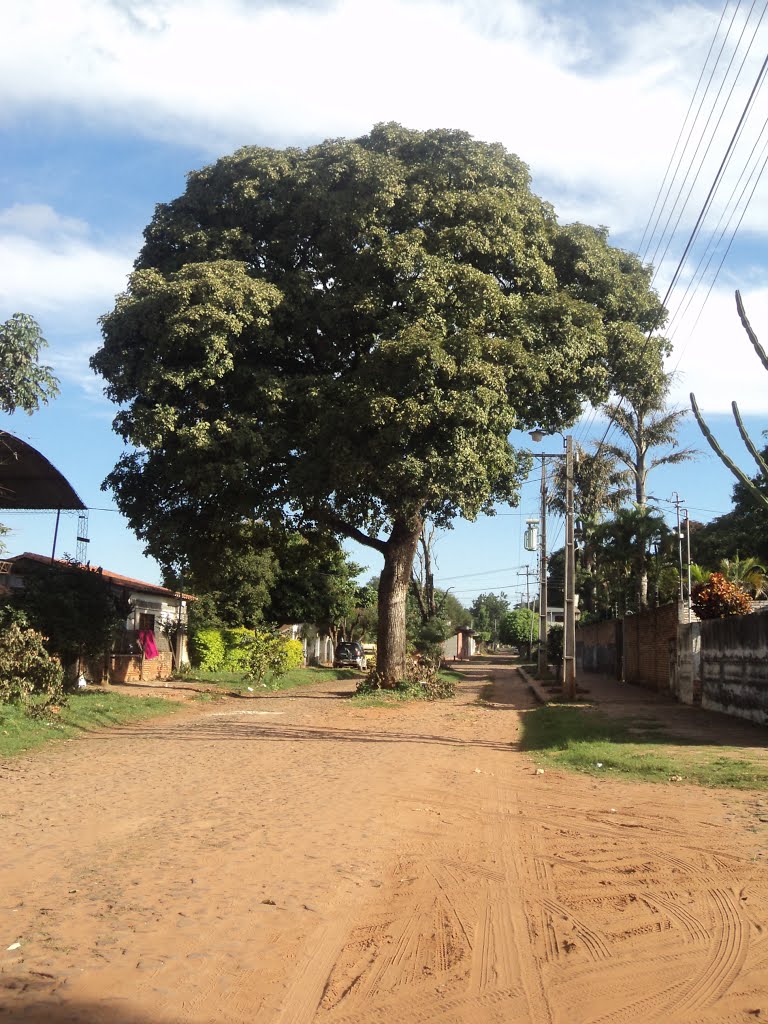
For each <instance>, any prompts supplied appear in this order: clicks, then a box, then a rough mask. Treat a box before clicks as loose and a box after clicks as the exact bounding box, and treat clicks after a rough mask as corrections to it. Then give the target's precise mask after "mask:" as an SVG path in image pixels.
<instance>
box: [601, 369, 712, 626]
mask: <svg viewBox="0 0 768 1024" xmlns="http://www.w3.org/2000/svg"><path fill="white" fill-rule="evenodd" d="M673 380H674V375H673V374H671V373H664V372H663V371H661V372H660V374H659V376H658V379H657V381H656V382H655V384H654V386H647V385H643V384H642V383H640V384H639V385H637V386H633V387H629V388H627V389H626V392H625V394H624V396H623V398H622V399H621V400H620V401H615V402H609V403H608V404H607V405H605V406H604V407H603V411H604V412H605V414H606V415H607V416H609V417H610V418H611V419H612V421H613V423H614V424H615V425H616V426H617V427H618V429H619V430H620V431H621V433H622V434H623V435H624V437H625V438H626V444H615V443H614V444H606V445H605V446H604V447H605V450H606V451H607V452H608V453H609V454H610V455H612V456H613V457H614V458H615V459H616V461H617V462H619V463H622V464H623V465H624V466H626V468H627V472H628V473H629V475H630V479H631V480H632V481H633V483H634V490H635V502H636V505H637V507H638V508H641V509H642V508H645V506H646V504H647V501H648V490H647V485H648V474H649V473H650V472H651V470H652V469H656V467H657V466H674V465H676V464H678V463H680V462H688V461H689V460H691V459H693V458H695V457H696V456H697V455H698V454H699V453H698V451H697V450H696V449H695V448H678V444H677V437H676V434H677V427H678V424H679V422H680V420H681V419H682V418H683V417H684V416H685V415H687V410H686V409H668V408H667V396H668V395H669V390H670V388H671V386H672V382H673ZM654 449H662V451H661V453H659V454H655V455H654V454H652V452H653V450H654ZM638 596H639V599H640V606H641V607H645V606H646V605H647V604H648V574H647V572H645V571H643V572H642V575H641V577H640V580H639V588H638Z"/></svg>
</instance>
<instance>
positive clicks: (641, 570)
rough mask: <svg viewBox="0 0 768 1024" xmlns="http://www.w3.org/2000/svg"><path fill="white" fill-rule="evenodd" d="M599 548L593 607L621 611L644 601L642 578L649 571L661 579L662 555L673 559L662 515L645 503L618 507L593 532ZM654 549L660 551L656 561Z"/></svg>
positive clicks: (635, 609)
mask: <svg viewBox="0 0 768 1024" xmlns="http://www.w3.org/2000/svg"><path fill="white" fill-rule="evenodd" d="M592 539H593V543H594V544H595V545H596V547H597V549H598V551H599V559H598V560H597V562H596V564H595V567H594V571H593V575H594V579H593V583H594V587H595V594H596V598H595V601H596V608H597V609H598V610H599V609H602V608H607V609H616V610H617V611H618V613H619V614H621V615H623V614H625V613H626V612H627V611H630V610H634V611H637V610H639V609H640V608H642V607H643V606H644V605H645V603H646V596H647V595H646V594H645V593H644V592H643V586H642V581H645V583H646V586H647V581H648V578H649V575H653V577H654V579H656V578H657V577H658V578H659V579H660V580H661V576H660V573H661V570H662V567H663V563H664V559H665V558H666V560H669V559H670V558H674V559H676V557H677V553H676V551H674V550H673V546H672V540H671V535H670V530H669V528H668V526H667V525H666V523H665V521H664V517H663V516H662V515H661V514H660V513H659V512H656V511H653V510H652V509H649V508H648V507H647V506H643V505H634V506H633V507H632V508H622V509H619V510H618V511H617V512H616V514H615V516H614V517H613V518H612V519H609V520H607V521H606V522H604V523H601V524H600V525H599V526H597V527H596V528H595V529H594V531H593V535H592ZM655 552H659V553H661V554H662V556H663V558H662V560H661V563H659V561H658V559H657V556H656V554H655Z"/></svg>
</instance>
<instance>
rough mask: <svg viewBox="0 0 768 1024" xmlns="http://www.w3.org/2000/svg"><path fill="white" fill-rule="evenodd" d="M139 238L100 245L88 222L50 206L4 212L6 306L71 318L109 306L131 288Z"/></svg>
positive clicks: (0, 271)
mask: <svg viewBox="0 0 768 1024" xmlns="http://www.w3.org/2000/svg"><path fill="white" fill-rule="evenodd" d="M136 249H137V242H136V241H135V240H131V242H130V243H125V244H121V245H119V246H115V245H114V244H112V245H110V244H98V243H96V242H95V241H93V240H92V239H91V238H90V237H89V230H88V226H87V225H86V224H84V223H83V222H82V221H80V220H76V219H75V218H71V217H65V216H61V215H60V214H58V213H57V212H56V211H55V210H53V209H52V208H51V207H49V206H42V205H32V204H30V205H23V204H16V205H15V206H12V207H10V208H8V209H6V210H2V211H0V309H4V310H5V309H9V310H10V311H11V312H15V311H16V310H24V311H26V312H31V313H32V314H33V315H34V316H37V315H38V314H39V313H48V314H56V315H57V316H60V317H63V319H64V320H65V321H66V320H69V319H70V318H74V317H76V316H81V315H82V313H83V311H84V310H98V312H99V313H102V312H104V311H105V310H106V309H108V308H109V307H110V306H111V305H112V303H113V300H114V297H115V295H116V294H117V293H118V292H120V291H122V290H123V289H124V287H125V283H126V277H127V275H128V273H129V272H130V270H131V265H132V262H133V258H134V256H135V253H136Z"/></svg>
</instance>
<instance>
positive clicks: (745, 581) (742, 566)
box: [720, 554, 768, 598]
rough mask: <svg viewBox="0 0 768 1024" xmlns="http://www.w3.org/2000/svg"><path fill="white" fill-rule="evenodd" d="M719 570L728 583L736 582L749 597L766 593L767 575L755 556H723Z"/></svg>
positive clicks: (767, 585) (767, 588) (758, 596)
mask: <svg viewBox="0 0 768 1024" xmlns="http://www.w3.org/2000/svg"><path fill="white" fill-rule="evenodd" d="M720 572H721V573H722V574H723V576H725V578H726V579H727V580H728V581H729V582H730V583H738V585H739V586H740V587H741V589H742V590H744V591H745V592H746V593H747V594H749V596H750V597H753V598H760V597H765V595H766V594H768V577H767V576H766V573H765V568H764V567H763V566H762V565H760V563H759V562H758V560H757V559H756V558H739V556H738V554H737V555H736V557H735V558H723V559H722V560H721V562H720Z"/></svg>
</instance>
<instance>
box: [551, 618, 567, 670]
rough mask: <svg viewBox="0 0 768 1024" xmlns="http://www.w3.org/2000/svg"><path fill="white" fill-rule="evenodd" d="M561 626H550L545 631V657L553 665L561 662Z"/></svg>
mask: <svg viewBox="0 0 768 1024" xmlns="http://www.w3.org/2000/svg"><path fill="white" fill-rule="evenodd" d="M563 636H564V634H563V627H562V626H550V627H549V631H548V632H547V657H548V658H549V660H550V661H551V662H552V664H553V665H555V666H558V665H561V664H562V662H563Z"/></svg>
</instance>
